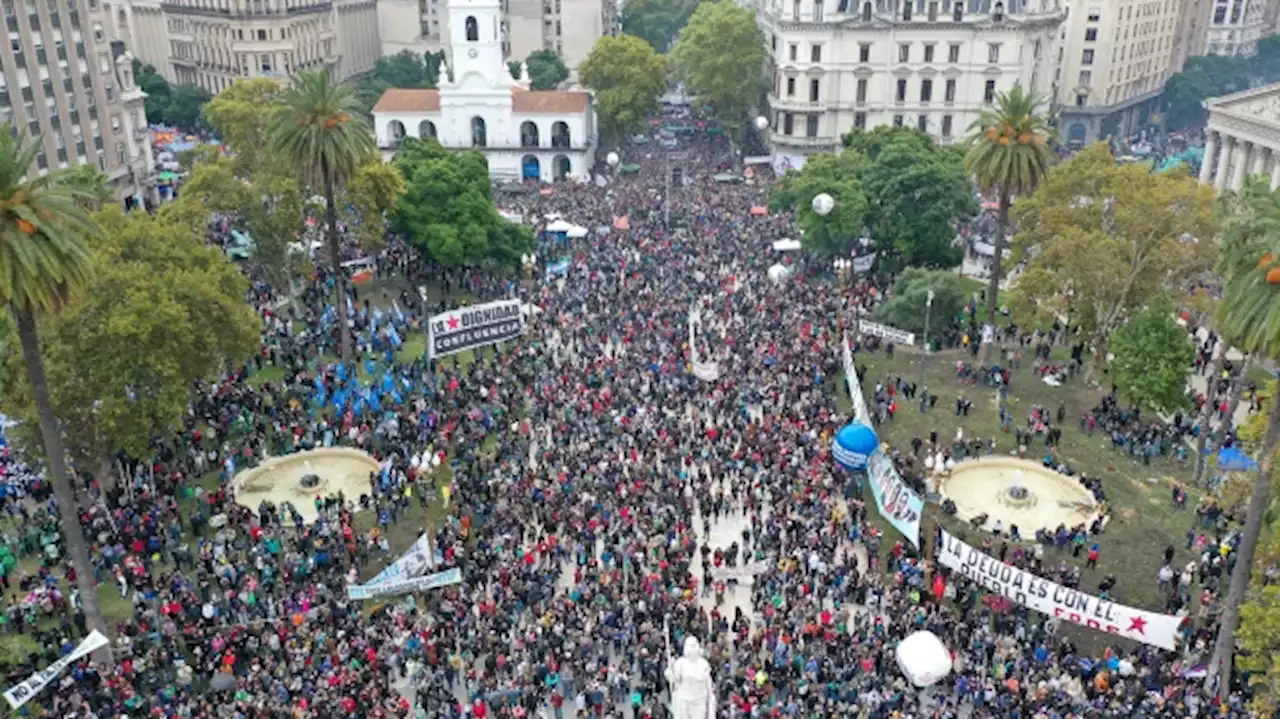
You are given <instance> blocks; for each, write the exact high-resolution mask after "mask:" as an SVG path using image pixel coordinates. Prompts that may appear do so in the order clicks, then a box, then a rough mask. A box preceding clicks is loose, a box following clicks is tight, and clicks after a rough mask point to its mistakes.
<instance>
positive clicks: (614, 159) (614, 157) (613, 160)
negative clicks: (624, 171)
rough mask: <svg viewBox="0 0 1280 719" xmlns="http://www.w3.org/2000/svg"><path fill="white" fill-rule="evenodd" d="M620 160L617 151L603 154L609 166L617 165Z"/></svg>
mask: <svg viewBox="0 0 1280 719" xmlns="http://www.w3.org/2000/svg"><path fill="white" fill-rule="evenodd" d="M621 160H622V158H621V157H618V153H616V152H610V153H609V154H608V155H605V158H604V161H605V162H607V163H609V165H610V166H614V165H617V164H618V163H619V162H620V161H621Z"/></svg>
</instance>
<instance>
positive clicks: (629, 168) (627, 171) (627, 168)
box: [618, 164, 640, 175]
mask: <svg viewBox="0 0 1280 719" xmlns="http://www.w3.org/2000/svg"><path fill="white" fill-rule="evenodd" d="M618 171H619V172H621V173H622V174H624V175H634V174H635V173H637V172H639V171H640V166H639V165H636V164H630V165H623V166H622V167H619V168H618Z"/></svg>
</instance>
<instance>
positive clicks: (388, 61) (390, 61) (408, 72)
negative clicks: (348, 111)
mask: <svg viewBox="0 0 1280 719" xmlns="http://www.w3.org/2000/svg"><path fill="white" fill-rule="evenodd" d="M443 60H444V51H443V50H441V51H440V52H438V53H433V52H428V53H425V54H423V55H419V54H418V53H416V52H412V51H410V50H401V51H400V52H398V53H396V54H395V55H387V56H385V57H380V58H378V61H377V62H376V63H375V64H374V66H373V75H372V76H370V77H368V78H364V79H362V80H361V81H360V82H359V83H358V84H357V85H356V88H355V95H356V100H357V101H358V104H359V106H360V110H361V111H362V112H363V114H365V115H368V114H370V113H372V112H373V106H374V104H376V103H377V102H378V98H380V97H382V93H384V92H386V91H387V90H389V89H391V88H402V89H415V88H425V89H431V88H434V87H436V84H437V83H438V82H439V81H440V64H441V62H443Z"/></svg>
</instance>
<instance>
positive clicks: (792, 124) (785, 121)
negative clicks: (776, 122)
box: [782, 112, 796, 135]
mask: <svg viewBox="0 0 1280 719" xmlns="http://www.w3.org/2000/svg"><path fill="white" fill-rule="evenodd" d="M795 129H796V116H795V115H792V114H791V113H789V112H788V113H787V114H785V115H783V116H782V134H784V135H792V134H795Z"/></svg>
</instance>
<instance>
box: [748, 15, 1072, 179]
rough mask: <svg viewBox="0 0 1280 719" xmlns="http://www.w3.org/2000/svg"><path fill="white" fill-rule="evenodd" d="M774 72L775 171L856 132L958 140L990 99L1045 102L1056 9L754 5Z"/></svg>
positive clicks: (771, 97) (1058, 20)
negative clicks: (920, 133) (1032, 97)
mask: <svg viewBox="0 0 1280 719" xmlns="http://www.w3.org/2000/svg"><path fill="white" fill-rule="evenodd" d="M756 11H757V17H758V18H759V22H760V25H761V27H762V29H763V30H764V34H765V37H766V38H767V39H768V42H769V48H770V51H771V52H770V54H771V69H772V71H773V80H772V88H771V89H770V91H769V105H770V109H771V111H772V113H771V115H770V117H769V121H770V139H771V141H772V146H773V151H774V157H775V164H777V163H778V160H779V159H781V160H782V164H787V163H790V164H791V165H792V166H795V165H797V164H798V163H802V162H803V158H804V156H806V155H809V154H813V153H817V152H829V151H831V150H834V149H835V148H836V147H838V146H839V144H840V136H841V135H842V134H843V133H846V132H849V131H850V130H852V129H853V128H865V129H871V128H873V127H876V126H878V125H906V126H909V127H916V128H920V129H921V130H924V131H925V132H928V133H929V134H930V135H933V136H934V137H935V138H936V139H937V140H938V141H939V142H942V143H944V144H945V143H952V142H957V141H959V140H961V139H963V138H964V136H965V132H966V130H967V129H968V127H969V125H970V124H971V123H973V121H974V120H976V119H977V118H978V114H979V113H980V112H981V111H982V109H983V108H984V107H987V106H988V105H990V103H991V102H992V100H993V99H994V98H995V95H996V93H998V92H1004V91H1008V90H1009V89H1011V88H1012V87H1013V86H1014V85H1015V84H1021V85H1022V86H1023V87H1028V88H1035V89H1038V90H1040V91H1041V92H1043V93H1049V92H1050V91H1051V90H1050V81H1051V79H1052V73H1053V68H1052V61H1053V57H1054V42H1055V40H1056V39H1057V37H1058V26H1059V25H1060V24H1061V23H1062V21H1063V17H1064V13H1063V10H1062V8H1061V7H1060V5H1059V0H967V2H960V1H959V0H759V4H758V5H757V6H756Z"/></svg>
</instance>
